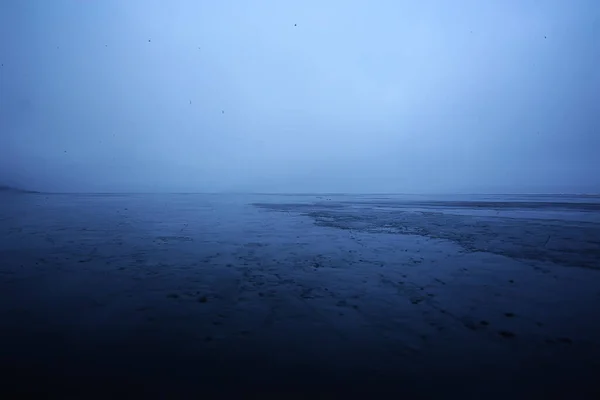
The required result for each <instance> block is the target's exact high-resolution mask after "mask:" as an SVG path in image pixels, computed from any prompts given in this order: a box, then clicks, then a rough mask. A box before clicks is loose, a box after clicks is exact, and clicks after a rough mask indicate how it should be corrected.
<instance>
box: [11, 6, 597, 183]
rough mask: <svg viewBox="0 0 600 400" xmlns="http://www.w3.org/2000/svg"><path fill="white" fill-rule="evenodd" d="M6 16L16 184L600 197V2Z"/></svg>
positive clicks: (17, 10) (47, 10) (23, 9)
mask: <svg viewBox="0 0 600 400" xmlns="http://www.w3.org/2000/svg"><path fill="white" fill-rule="evenodd" d="M369 4H370V5H368V3H366V2H358V1H353V2H341V1H332V2H328V3H327V4H322V3H317V2H316V1H303V2H286V3H285V4H283V3H280V2H275V1H266V0H265V1H258V0H257V1H251V2H244V3H241V2H231V1H230V2H221V3H219V4H209V3H202V4H200V3H197V2H192V1H178V2H172V3H165V2H161V1H131V2H126V3H125V2H117V1H113V0H111V1H104V2H102V3H75V2H72V1H66V0H62V1H55V2H42V1H33V0H32V1H27V2H19V1H6V2H2V4H1V5H0V36H1V39H0V63H1V66H0V185H7V186H12V187H16V188H21V189H24V190H33V191H40V192H61V193H254V194H259V193H290V194H292V193H315V194H335V193H348V194H357V193H370V194H400V193H405V194H417V193H418V194H509V193H515V194H517V193H519V194H523V193H528V194H545V193H565V194H569V193H571V194H575V193H576V194H581V193H585V194H591V193H600V174H598V173H597V171H600V157H598V150H599V149H600V69H598V68H597V62H598V60H600V47H599V46H597V43H598V38H600V25H598V24H597V21H598V19H599V18H600V7H598V6H597V4H596V2H593V1H589V0H578V1H575V2H574V3H573V2H568V3H567V2H562V1H548V2H545V3H543V4H538V3H536V2H533V1H516V0H514V1H508V2H503V3H502V4H500V3H489V4H483V3H481V2H475V1H461V2H458V3H457V2H446V1H437V2H421V3H418V4H408V3H406V4H404V3H397V2H391V1H383V0H382V1H378V2H375V3H369Z"/></svg>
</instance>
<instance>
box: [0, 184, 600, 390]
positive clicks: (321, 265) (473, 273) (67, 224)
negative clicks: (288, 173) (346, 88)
mask: <svg viewBox="0 0 600 400" xmlns="http://www.w3.org/2000/svg"><path fill="white" fill-rule="evenodd" d="M599 206H600V199H599V198H597V197H591V196H555V197H551V196H531V195H529V196H514V195H511V196H454V197H452V196H445V197H442V196H428V197H425V196H407V195H404V196H389V195H363V196H353V195H344V196H340V195H287V196H277V195H194V194H189V195H184V194H179V195H165V194H154V195H152V194H147V195H122V194H119V195H111V194H105V195H68V194H3V195H1V197H0V265H1V266H0V292H1V293H2V302H1V303H0V321H1V322H0V328H1V332H2V335H3V338H2V339H3V340H2V365H1V366H2V369H3V371H4V374H5V376H7V377H9V378H10V379H9V380H8V381H9V382H11V383H12V384H13V386H16V387H17V388H19V389H23V390H25V389H28V390H38V391H43V390H54V391H60V392H61V393H67V392H73V393H74V392H76V391H77V390H79V389H81V388H84V387H87V388H88V390H89V387H91V386H92V385H100V386H98V387H99V388H102V389H105V390H110V389H111V388H112V389H114V390H123V389H117V388H120V386H119V385H122V384H127V385H126V387H127V389H128V390H131V391H132V392H133V393H134V394H140V393H145V392H147V393H150V394H154V395H156V394H161V393H163V394H165V395H169V396H177V395H181V396H192V395H193V394H196V393H197V394H199V395H202V394H207V393H211V394H214V393H220V394H223V395H224V394H225V393H229V390H231V391H236V392H239V391H243V392H245V393H250V392H252V391H261V392H263V393H265V392H275V391H277V392H278V393H309V394H315V393H317V394H319V393H324V392H331V393H338V394H340V393H352V394H356V393H357V392H358V391H360V390H364V391H365V393H368V394H373V393H374V391H377V390H381V391H382V392H385V393H389V391H390V390H397V391H398V393H400V394H407V393H410V394H411V395H413V396H414V395H422V396H423V397H427V396H431V395H441V394H444V395H446V394H450V393H461V394H475V395H477V396H484V395H485V396H488V397H490V396H491V397H494V396H499V397H500V396H505V395H514V394H524V393H527V394H528V395H537V394H548V393H551V394H556V393H558V392H559V391H564V392H565V393H570V394H578V393H580V394H581V393H583V392H582V391H583V390H584V389H587V388H588V387H589V388H591V387H592V386H591V384H592V383H595V382H594V376H597V373H598V372H599V371H600V369H599V368H600V364H599V363H598V360H600V318H599V317H600V314H599V312H598V307H597V304H598V301H599V300H600V271H598V269H600V218H599V215H600V210H599ZM32 377H35V378H33V379H34V380H35V382H36V383H35V385H34V386H31V385H29V386H28V387H25V386H22V385H21V383H20V382H21V381H23V380H24V379H29V380H30V382H31V379H32ZM9 386H10V385H9ZM590 390H591V389H590ZM85 393H86V394H87V395H89V394H90V392H89V391H88V392H85ZM119 393H122V392H119ZM579 397H580V398H581V396H579Z"/></svg>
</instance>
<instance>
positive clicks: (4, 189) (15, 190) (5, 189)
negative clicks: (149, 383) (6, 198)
mask: <svg viewBox="0 0 600 400" xmlns="http://www.w3.org/2000/svg"><path fill="white" fill-rule="evenodd" d="M0 192H9V193H40V192H37V191H35V190H25V189H19V188H15V187H12V186H6V185H0Z"/></svg>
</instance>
